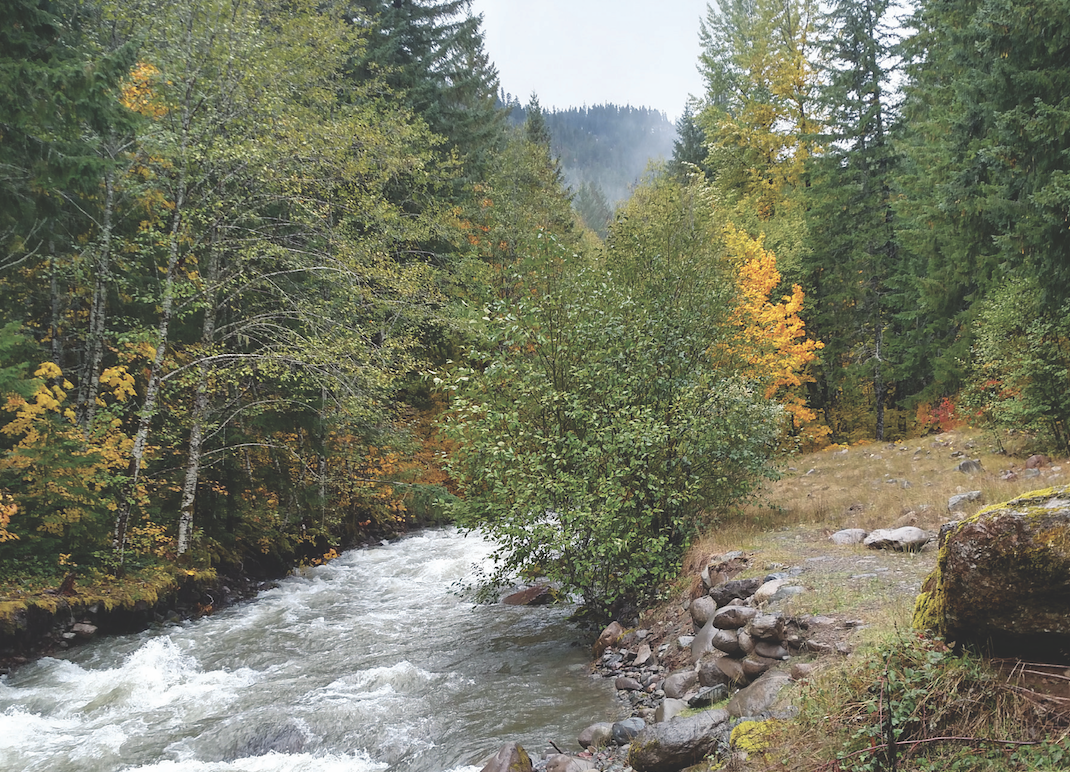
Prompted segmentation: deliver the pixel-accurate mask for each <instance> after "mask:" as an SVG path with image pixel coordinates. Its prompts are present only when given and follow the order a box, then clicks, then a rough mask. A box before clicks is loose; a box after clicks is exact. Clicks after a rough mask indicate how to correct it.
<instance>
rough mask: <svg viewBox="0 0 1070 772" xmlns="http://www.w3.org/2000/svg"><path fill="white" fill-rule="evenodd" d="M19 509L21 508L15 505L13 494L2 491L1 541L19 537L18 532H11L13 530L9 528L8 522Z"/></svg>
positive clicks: (0, 495) (0, 513)
mask: <svg viewBox="0 0 1070 772" xmlns="http://www.w3.org/2000/svg"><path fill="white" fill-rule="evenodd" d="M18 510H19V508H18V507H17V506H16V505H15V502H14V500H13V499H12V498H11V495H10V494H8V493H2V492H0V542H5V541H13V540H15V539H18V538H19V535H18V534H17V533H11V531H9V530H7V526H8V523H10V522H11V518H12V517H13V516H14V515H15V513H16V512H18Z"/></svg>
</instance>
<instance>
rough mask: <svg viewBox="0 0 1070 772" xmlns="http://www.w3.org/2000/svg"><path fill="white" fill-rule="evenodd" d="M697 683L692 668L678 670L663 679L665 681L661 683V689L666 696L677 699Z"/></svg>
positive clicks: (696, 676)
mask: <svg viewBox="0 0 1070 772" xmlns="http://www.w3.org/2000/svg"><path fill="white" fill-rule="evenodd" d="M697 683H698V673H697V672H695V671H694V670H679V671H677V672H675V673H673V674H672V675H670V676H669V677H668V678H666V679H665V683H663V684H662V685H661V690H662V691H663V692H665V696H666V697H671V698H673V699H677V700H678V699H680V698H681V697H683V696H684V695H685V694H687V692H688V690H689V689H691V688H692V687H693V686H695V684H697Z"/></svg>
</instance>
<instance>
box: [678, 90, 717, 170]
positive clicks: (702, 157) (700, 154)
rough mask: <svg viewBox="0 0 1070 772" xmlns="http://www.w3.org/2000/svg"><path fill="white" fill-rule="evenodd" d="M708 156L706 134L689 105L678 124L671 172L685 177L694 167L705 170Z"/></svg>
mask: <svg viewBox="0 0 1070 772" xmlns="http://www.w3.org/2000/svg"><path fill="white" fill-rule="evenodd" d="M708 155H709V150H708V149H707V148H706V132H704V131H703V130H702V127H701V126H699V124H698V121H696V120H695V113H694V110H693V109H692V107H691V105H690V104H689V105H687V106H686V107H685V108H684V112H683V115H681V116H680V119H679V120H678V121H677V122H676V139H675V140H673V143H672V158H671V159H670V160H669V172H670V173H671V174H674V175H676V176H677V177H683V176H685V175H687V174H689V173H690V172H691V171H692V168H693V167H698V168H699V169H704V168H705V165H706V157H707V156H708Z"/></svg>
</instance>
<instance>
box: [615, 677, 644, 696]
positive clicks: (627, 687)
mask: <svg viewBox="0 0 1070 772" xmlns="http://www.w3.org/2000/svg"><path fill="white" fill-rule="evenodd" d="M613 687H614V688H615V689H617V690H618V691H622V692H638V691H642V689H643V685H642V684H641V683H639V682H638V681H636V680H635V679H634V678H628V677H627V676H619V677H618V678H617V680H616V681H614V682H613Z"/></svg>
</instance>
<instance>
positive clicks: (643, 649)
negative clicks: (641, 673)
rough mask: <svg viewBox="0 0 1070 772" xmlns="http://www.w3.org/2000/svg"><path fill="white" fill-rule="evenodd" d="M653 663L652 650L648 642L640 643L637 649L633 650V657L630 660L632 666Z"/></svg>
mask: <svg viewBox="0 0 1070 772" xmlns="http://www.w3.org/2000/svg"><path fill="white" fill-rule="evenodd" d="M652 664H654V652H652V651H651V650H650V644H649V643H644V644H642V645H641V646H640V647H639V649H638V651H636V652H635V659H634V660H632V667H642V666H643V665H652Z"/></svg>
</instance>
